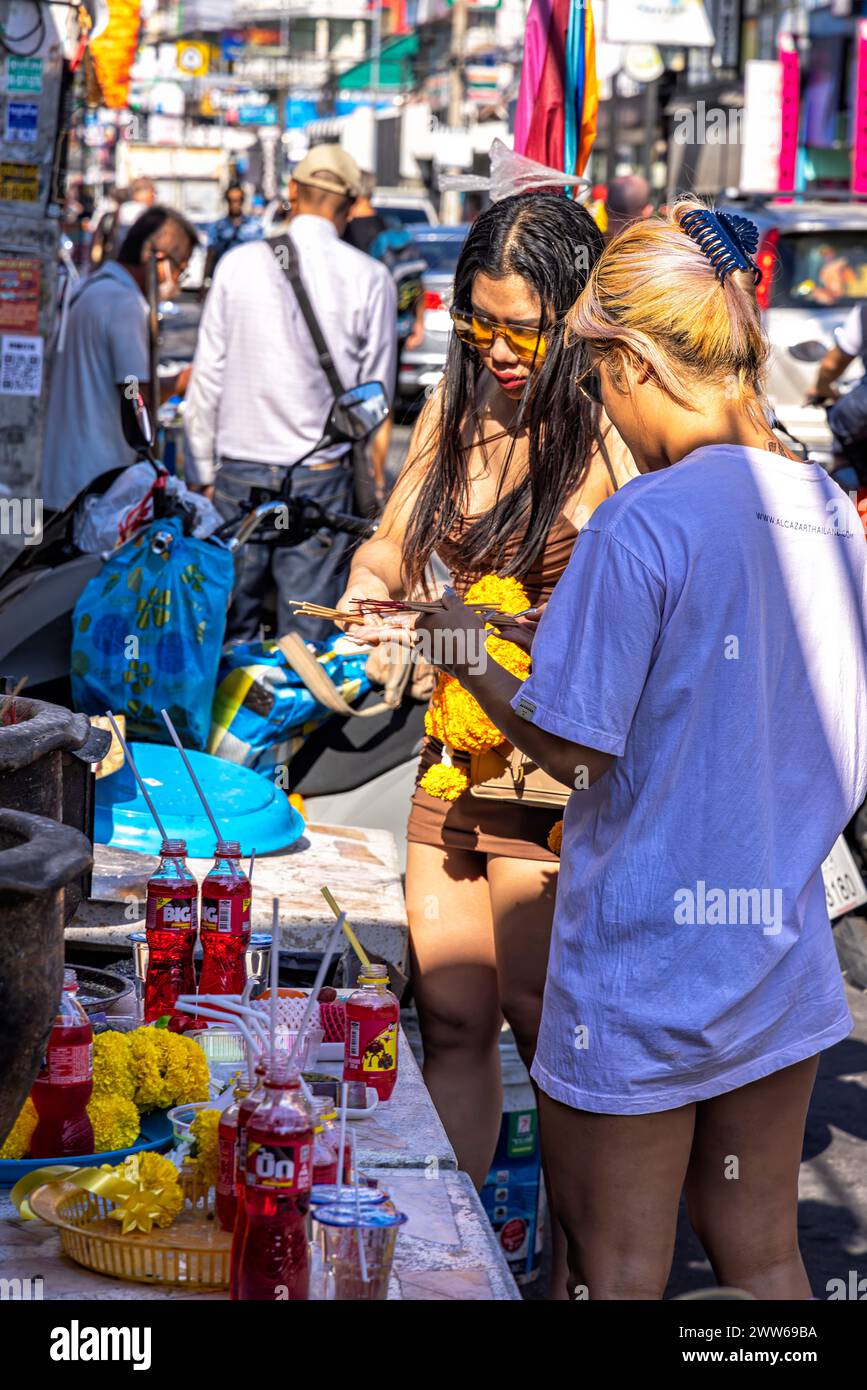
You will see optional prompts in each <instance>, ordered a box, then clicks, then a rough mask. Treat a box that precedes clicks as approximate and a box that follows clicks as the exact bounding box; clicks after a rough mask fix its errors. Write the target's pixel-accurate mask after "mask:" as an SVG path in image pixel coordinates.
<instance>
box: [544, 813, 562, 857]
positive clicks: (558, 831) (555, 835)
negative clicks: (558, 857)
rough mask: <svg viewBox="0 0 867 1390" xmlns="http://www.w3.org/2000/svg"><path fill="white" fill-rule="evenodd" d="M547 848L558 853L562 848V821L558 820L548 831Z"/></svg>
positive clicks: (553, 852)
mask: <svg viewBox="0 0 867 1390" xmlns="http://www.w3.org/2000/svg"><path fill="white" fill-rule="evenodd" d="M548 848H549V850H550V851H551V853H552V854H559V853H560V852H561V850H562V849H563V822H562V820H558V821H557V822H556V823H555V824H554V825H552V826H551V829H550V830H549V831H548Z"/></svg>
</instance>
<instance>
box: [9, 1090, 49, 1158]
mask: <svg viewBox="0 0 867 1390" xmlns="http://www.w3.org/2000/svg"><path fill="white" fill-rule="evenodd" d="M38 1119H39V1116H38V1115H37V1113H36V1106H35V1105H34V1104H33V1101H32V1100H31V1099H30V1097H29V1096H28V1097H27V1099H26V1100H25V1102H24V1104H23V1106H22V1107H21V1110H20V1111H19V1112H18V1119H17V1120H16V1121H15V1123H14V1125H13V1126H12V1128H11V1129H10V1131H9V1133H8V1134H7V1135H6V1138H5V1139H4V1140H3V1143H2V1145H0V1158H25V1157H26V1156H27V1154H28V1153H29V1151H30V1140H31V1139H32V1138H33V1131H34V1130H35V1128H36V1122H37V1120H38Z"/></svg>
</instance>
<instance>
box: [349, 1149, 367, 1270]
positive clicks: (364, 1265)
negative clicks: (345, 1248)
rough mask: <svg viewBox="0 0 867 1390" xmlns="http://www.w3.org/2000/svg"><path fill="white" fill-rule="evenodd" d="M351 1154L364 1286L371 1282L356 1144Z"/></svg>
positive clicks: (359, 1259)
mask: <svg viewBox="0 0 867 1390" xmlns="http://www.w3.org/2000/svg"><path fill="white" fill-rule="evenodd" d="M351 1153H352V1177H353V1182H354V1186H355V1219H356V1221H357V1222H358V1225H357V1226H356V1228H355V1229H356V1236H357V1239H358V1263H359V1264H360V1265H361V1282H362V1284H367V1283H369V1282H370V1280H369V1279H368V1275H367V1254H366V1253H365V1249H364V1228H363V1226H362V1224H361V1193H360V1192H359V1190H358V1169H357V1167H356V1163H355V1144H354V1143H351Z"/></svg>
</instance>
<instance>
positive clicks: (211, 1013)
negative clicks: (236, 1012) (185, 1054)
mask: <svg viewBox="0 0 867 1390" xmlns="http://www.w3.org/2000/svg"><path fill="white" fill-rule="evenodd" d="M174 1008H175V1009H176V1010H177V1012H178V1013H182V1014H192V1015H193V1017H194V1018H195V1017H196V1016H197V1015H198V1017H199V1018H213V1019H216V1021H217V1022H218V1023H225V1022H226V1015H225V1014H219V1013H217V1010H216V1009H203V1008H201V1007H200V1006H199V1005H198V1004H182V1003H181V1001H180V999H176V1000H175V1003H174ZM236 1022H237V1024H238V1029H239V1031H240V1032H241V1033H242V1034H243V1036H244V1039H245V1041H246V1042H247V1045H248V1046H249V1047H250V1048H252V1050H253V1051H254V1052H256V1051H257V1050H258V1049H257V1047H256V1044H255V1043H254V1041H253V1038H252V1037H251V1035H250V1030H249V1029H248V1028H247V1027H246V1025H245V1024H244V1023H243V1021H242V1020H241V1019H240V1018H239V1019H236Z"/></svg>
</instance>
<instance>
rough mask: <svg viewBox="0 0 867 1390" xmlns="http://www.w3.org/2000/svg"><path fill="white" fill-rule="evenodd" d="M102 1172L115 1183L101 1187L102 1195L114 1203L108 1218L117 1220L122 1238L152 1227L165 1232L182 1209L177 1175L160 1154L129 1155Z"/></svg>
mask: <svg viewBox="0 0 867 1390" xmlns="http://www.w3.org/2000/svg"><path fill="white" fill-rule="evenodd" d="M102 1171H104V1172H110V1173H113V1174H114V1175H115V1181H114V1182H113V1183H110V1184H107V1185H106V1186H105V1187H103V1188H102V1195H103V1196H104V1197H106V1198H108V1199H109V1200H110V1201H112V1202H114V1204H115V1205H114V1210H113V1211H111V1212H110V1213H109V1215H110V1216H111V1218H112V1220H113V1221H120V1223H121V1230H122V1232H123V1234H124V1235H128V1234H129V1233H130V1231H145V1232H147V1231H150V1229H151V1228H152V1227H153V1226H159V1227H160V1229H161V1230H165V1229H166V1227H168V1226H171V1224H172V1222H173V1221H174V1219H175V1217H176V1216H177V1214H178V1212H179V1211H181V1209H182V1208H183V1205H184V1194H183V1192H182V1191H181V1186H180V1174H179V1173H178V1170H177V1168H176V1167H175V1165H174V1164H173V1163H172V1162H171V1161H170V1160H169V1159H167V1158H163V1157H162V1155H161V1154H155V1153H139V1154H132V1155H131V1156H130V1157H129V1158H125V1159H124V1161H123V1163H119V1164H118V1165H117V1167H116V1168H108V1167H107V1166H106V1168H104V1169H103V1170H102Z"/></svg>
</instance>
